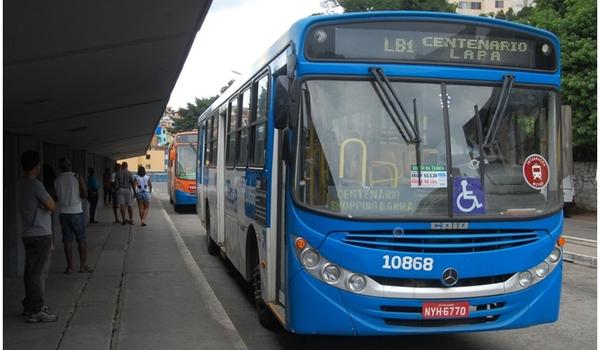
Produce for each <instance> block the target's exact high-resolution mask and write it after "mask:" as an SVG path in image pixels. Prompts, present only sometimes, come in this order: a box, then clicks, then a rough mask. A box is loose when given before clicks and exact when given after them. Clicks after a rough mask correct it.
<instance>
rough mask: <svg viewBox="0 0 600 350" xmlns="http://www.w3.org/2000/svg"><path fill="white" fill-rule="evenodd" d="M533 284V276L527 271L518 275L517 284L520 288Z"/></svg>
mask: <svg viewBox="0 0 600 350" xmlns="http://www.w3.org/2000/svg"><path fill="white" fill-rule="evenodd" d="M531 282H533V275H532V274H531V272H529V271H523V272H521V273H520V274H519V284H520V285H521V287H529V285H531Z"/></svg>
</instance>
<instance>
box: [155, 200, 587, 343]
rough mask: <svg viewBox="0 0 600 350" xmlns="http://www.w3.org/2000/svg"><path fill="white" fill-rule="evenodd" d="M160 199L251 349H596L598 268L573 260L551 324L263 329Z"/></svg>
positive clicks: (195, 223)
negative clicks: (355, 333)
mask: <svg viewBox="0 0 600 350" xmlns="http://www.w3.org/2000/svg"><path fill="white" fill-rule="evenodd" d="M159 198H160V199H161V201H162V205H163V206H164V207H165V208H166V209H167V212H168V214H169V215H170V217H171V218H172V220H173V222H174V223H175V226H176V228H177V230H178V231H179V232H180V234H181V236H182V237H183V240H184V242H185V244H186V246H187V248H188V249H189V251H190V252H191V253H192V256H193V258H194V260H195V262H196V263H197V264H198V266H199V267H200V268H201V270H202V271H203V272H204V275H205V276H206V279H207V280H208V282H209V284H210V285H211V287H212V289H213V290H214V292H215V294H216V295H217V297H218V298H219V301H220V302H221V304H222V305H223V307H224V308H225V311H226V312H227V314H228V315H229V317H230V318H231V320H232V322H233V324H234V326H235V327H236V329H237V330H238V332H239V334H240V336H241V337H242V339H243V341H244V342H245V344H246V345H247V347H248V349H251V350H252V349H257V350H259V349H260V350H271V349H302V350H305V349H307V348H309V349H311V350H319V349H348V350H351V349H369V350H376V349H399V348H402V349H460V350H466V349H481V350H490V349H507V350H510V349H515V350H522V349H528V350H535V349H541V350H549V349H550V350H551V349H578V350H587V349H590V350H591V349H596V346H597V339H596V331H597V330H596V322H597V320H596V308H597V305H596V269H592V268H588V267H585V266H578V265H574V264H570V263H566V264H565V271H564V280H563V291H562V300H561V316H560V320H559V322H557V323H554V324H550V325H543V326H537V327H532V328H527V329H522V330H515V331H502V332H488V333H470V334H454V335H439V336H431V335H428V336H405V337H378V338H373V337H370V338H354V337H328V336H298V335H293V334H289V333H286V332H283V331H280V332H271V331H268V330H265V329H263V328H262V327H261V326H260V325H259V323H258V320H257V319H256V316H255V313H254V308H253V305H252V301H251V298H250V293H249V291H248V286H247V285H246V284H245V283H244V281H243V280H242V279H241V277H240V276H239V275H238V274H237V272H236V270H235V269H234V268H233V267H232V266H231V265H230V264H229V263H227V262H225V261H224V260H222V259H220V258H218V257H214V256H210V255H208V254H207V253H206V243H205V242H206V237H205V233H204V230H203V229H202V227H201V225H200V221H199V220H198V218H197V216H196V214H194V213H191V212H190V213H185V214H179V213H175V212H174V211H173V209H172V206H171V205H170V204H169V200H168V198H167V196H166V195H165V194H164V193H159ZM153 215H159V213H157V212H156V211H155V212H154V214H153ZM182 326H185V325H182ZM206 336H207V337H210V336H211V335H210V334H206Z"/></svg>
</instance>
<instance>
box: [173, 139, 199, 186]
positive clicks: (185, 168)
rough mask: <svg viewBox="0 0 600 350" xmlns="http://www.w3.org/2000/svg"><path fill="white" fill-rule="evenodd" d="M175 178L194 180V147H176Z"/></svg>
mask: <svg viewBox="0 0 600 350" xmlns="http://www.w3.org/2000/svg"><path fill="white" fill-rule="evenodd" d="M176 166H177V167H176V172H175V176H177V178H179V179H183V180H195V179H196V148H195V146H194V145H178V146H177V162H176Z"/></svg>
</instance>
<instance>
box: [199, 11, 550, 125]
mask: <svg viewBox="0 0 600 350" xmlns="http://www.w3.org/2000/svg"><path fill="white" fill-rule="evenodd" d="M399 18H403V19H419V20H426V19H430V20H437V21H453V22H464V23H472V24H478V23H479V24H482V25H488V26H498V27H504V28H506V29H509V30H516V31H521V32H526V33H529V34H531V35H536V36H540V37H544V38H546V39H548V40H549V41H550V42H552V44H553V45H554V46H555V47H556V48H557V51H558V52H560V51H559V48H560V43H559V39H558V37H557V36H556V35H554V34H553V33H551V32H549V31H546V30H543V29H539V28H536V27H532V26H528V25H524V24H520V23H515V22H510V21H506V20H501V19H495V18H488V17H481V16H472V15H461V14H457V13H448V12H429V11H371V12H352V13H343V14H333V15H314V16H309V17H306V18H302V19H300V20H298V21H296V22H295V23H294V24H292V25H291V27H290V28H289V29H288V31H286V32H285V33H284V34H283V35H282V36H281V37H280V38H279V39H278V40H277V41H276V42H275V43H274V44H273V45H272V46H271V47H270V48H269V49H268V50H267V51H266V52H265V53H264V54H263V55H262V56H261V57H260V58H259V59H258V60H256V61H255V63H254V64H253V65H252V67H251V69H250V70H249V72H248V73H247V74H245V75H243V76H242V77H240V79H239V80H236V81H235V82H234V83H233V84H232V85H231V86H230V87H229V88H228V89H227V90H226V91H225V92H224V93H223V94H221V96H219V98H217V100H216V101H215V102H213V103H212V104H211V106H210V107H209V108H208V109H207V110H206V111H205V112H204V113H203V114H202V115H200V116H199V117H198V118H199V119H198V120H199V121H201V120H203V119H205V118H206V117H207V116H208V115H210V114H212V113H213V112H214V111H215V110H216V109H217V108H219V107H220V106H221V105H222V104H223V103H224V102H225V101H226V100H228V99H229V98H230V97H231V96H232V95H233V94H234V93H235V92H237V90H239V89H240V88H241V87H243V86H244V85H245V84H246V83H247V82H248V81H249V80H250V79H251V78H252V77H254V76H255V75H256V74H258V73H260V72H261V71H262V70H263V69H264V68H265V67H266V66H267V65H268V64H269V62H271V61H272V60H273V59H274V58H276V57H277V56H278V55H279V54H280V53H281V52H282V51H283V50H284V49H285V48H286V47H287V46H288V45H290V43H292V44H293V45H295V47H296V53H297V54H298V59H299V60H302V61H305V59H304V52H302V50H297V48H298V46H299V45H303V44H304V42H303V35H304V33H305V32H306V31H307V30H308V28H309V27H311V26H313V25H315V24H322V23H333V22H338V21H344V22H346V21H347V22H352V21H369V20H387V19H399Z"/></svg>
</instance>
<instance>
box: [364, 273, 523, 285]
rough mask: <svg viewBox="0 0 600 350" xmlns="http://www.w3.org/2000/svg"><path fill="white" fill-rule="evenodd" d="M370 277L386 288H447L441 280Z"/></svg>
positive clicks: (475, 281) (478, 281) (493, 279)
mask: <svg viewBox="0 0 600 350" xmlns="http://www.w3.org/2000/svg"><path fill="white" fill-rule="evenodd" d="M513 275H514V274H512V273H510V274H505V275H497V276H486V277H471V278H461V279H459V280H458V283H457V284H456V285H454V286H452V287H471V286H482V285H486V284H494V283H504V282H506V281H508V280H509V279H510V278H511V277H512V276H513ZM369 277H371V278H372V279H373V280H375V281H376V282H377V283H379V284H381V285H384V286H394V287H412V288H446V286H444V285H443V284H442V282H441V281H440V280H439V279H416V278H396V277H380V276H369Z"/></svg>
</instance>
